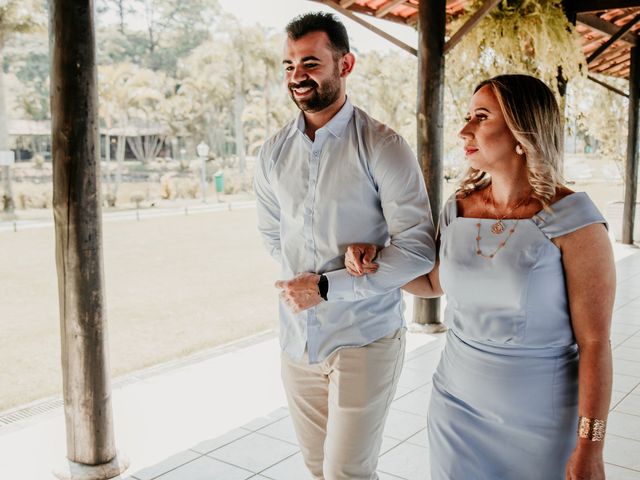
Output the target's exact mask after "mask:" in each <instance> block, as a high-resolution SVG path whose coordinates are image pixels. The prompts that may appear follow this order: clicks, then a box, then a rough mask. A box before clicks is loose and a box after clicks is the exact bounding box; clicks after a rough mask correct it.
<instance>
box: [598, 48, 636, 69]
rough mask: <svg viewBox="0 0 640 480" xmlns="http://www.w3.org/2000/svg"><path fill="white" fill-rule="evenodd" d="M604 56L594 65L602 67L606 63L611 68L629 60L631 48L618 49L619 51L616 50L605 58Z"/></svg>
mask: <svg viewBox="0 0 640 480" xmlns="http://www.w3.org/2000/svg"><path fill="white" fill-rule="evenodd" d="M603 57H604V56H603ZM603 57H600V58H599V59H598V60H599V61H598V63H596V64H595V65H593V68H601V67H603V66H605V65H606V67H605V68H610V67H613V66H614V65H617V64H618V63H620V62H621V61H623V62H626V61H628V57H629V50H626V49H624V50H618V51H617V52H615V54H610V55H607V56H606V57H604V58H603Z"/></svg>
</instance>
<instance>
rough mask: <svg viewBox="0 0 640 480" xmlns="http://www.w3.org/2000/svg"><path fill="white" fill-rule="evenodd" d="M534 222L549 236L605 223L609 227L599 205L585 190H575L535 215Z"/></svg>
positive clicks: (557, 235) (553, 236)
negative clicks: (596, 204)
mask: <svg viewBox="0 0 640 480" xmlns="http://www.w3.org/2000/svg"><path fill="white" fill-rule="evenodd" d="M533 221H534V223H535V224H536V225H537V226H538V228H540V230H541V231H542V233H544V234H545V235H546V236H547V237H548V238H555V237H560V236H562V235H566V234H568V233H571V232H575V231H576V230H579V229H581V228H582V227H586V226H587V225H592V224H594V223H603V224H604V226H605V227H606V228H609V227H608V225H607V221H606V220H605V219H604V217H603V216H602V214H601V213H600V211H599V210H598V207H596V206H595V204H594V203H593V201H592V200H591V199H590V198H589V195H587V194H586V193H585V192H575V193H572V194H570V195H567V196H566V197H564V198H562V199H560V200H558V201H557V202H555V203H553V204H551V205H550V210H542V211H541V212H539V213H537V214H536V215H534V216H533Z"/></svg>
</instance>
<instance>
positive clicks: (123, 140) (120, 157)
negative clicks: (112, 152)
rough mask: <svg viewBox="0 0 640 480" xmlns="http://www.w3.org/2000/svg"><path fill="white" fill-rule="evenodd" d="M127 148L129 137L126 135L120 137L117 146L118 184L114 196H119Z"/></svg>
mask: <svg viewBox="0 0 640 480" xmlns="http://www.w3.org/2000/svg"><path fill="white" fill-rule="evenodd" d="M126 146H127V137H125V136H124V135H118V143H117V144H116V182H115V183H116V184H115V187H114V189H113V194H114V195H115V196H117V195H118V189H119V188H120V184H121V183H122V166H123V164H124V153H125V148H126Z"/></svg>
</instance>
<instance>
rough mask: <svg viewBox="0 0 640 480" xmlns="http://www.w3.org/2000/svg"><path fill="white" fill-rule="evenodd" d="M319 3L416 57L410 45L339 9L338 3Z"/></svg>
mask: <svg viewBox="0 0 640 480" xmlns="http://www.w3.org/2000/svg"><path fill="white" fill-rule="evenodd" d="M321 3H324V4H325V5H327V6H329V7H331V8H333V9H334V10H336V11H338V12H340V13H341V14H342V15H344V16H345V17H349V18H350V19H351V20H353V21H354V22H356V23H358V24H360V25H362V26H363V27H364V28H366V29H367V30H370V31H372V32H373V33H375V34H376V35H379V36H381V37H382V38H384V39H385V40H388V41H389V42H391V43H393V44H394V45H395V46H396V47H399V48H401V49H403V50H405V51H407V52H409V53H410V54H412V55H414V56H416V57H417V56H418V50H417V49H415V48H413V47H412V46H411V45H407V44H406V43H404V42H403V41H402V40H400V39H398V38H396V37H394V36H393V35H390V34H388V33H387V32H385V31H384V30H381V29H379V28H378V27H376V26H375V25H372V24H371V23H369V22H367V21H366V20H364V19H362V18H360V17H359V16H357V15H356V14H355V13H353V11H352V10H347V9H346V8H343V7H341V6H340V4H339V3H336V2H334V1H333V0H322V2H321ZM369 13H370V12H369Z"/></svg>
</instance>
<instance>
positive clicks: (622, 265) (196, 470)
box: [129, 253, 640, 480]
mask: <svg viewBox="0 0 640 480" xmlns="http://www.w3.org/2000/svg"><path fill="white" fill-rule="evenodd" d="M617 275H618V290H617V298H616V306H615V314H614V322H613V328H612V335H611V341H612V346H613V348H614V350H613V356H614V381H613V398H612V402H611V413H610V416H609V426H608V434H607V442H606V448H605V460H606V462H607V466H606V467H607V478H608V479H611V480H623V479H624V480H627V479H628V480H631V479H635V480H640V253H637V254H635V255H631V256H629V257H626V258H625V259H623V260H621V261H620V262H618V264H617ZM443 344H444V336H439V337H438V339H437V340H436V341H433V342H430V343H429V344H427V345H425V346H423V347H421V348H418V349H416V350H414V351H413V352H411V353H409V354H408V355H407V359H406V362H405V366H404V370H403V373H402V376H401V379H400V383H399V388H398V393H397V395H396V398H395V400H394V402H393V404H392V408H391V412H390V414H389V418H388V421H387V425H386V428H385V433H384V441H383V445H382V451H381V454H380V462H379V465H378V470H379V476H380V479H381V480H385V479H388V480H391V479H406V480H418V479H420V480H424V479H428V478H429V474H428V449H429V445H428V443H427V434H426V422H427V418H426V407H427V404H428V400H429V396H430V394H431V375H432V373H433V371H434V369H435V367H436V365H437V362H438V358H439V355H440V351H441V349H442V347H443ZM132 475H133V476H132V477H129V478H131V479H133V478H135V479H139V480H151V479H156V478H157V479H160V480H204V479H221V480H236V479H238V480H240V479H247V478H255V479H259V478H261V479H272V480H303V479H306V478H308V474H307V473H306V470H305V468H304V465H303V462H302V458H301V455H300V453H299V451H298V448H297V446H296V439H295V434H294V432H293V426H292V424H291V420H290V417H289V415H288V413H287V410H286V409H285V408H281V409H279V410H276V411H274V412H273V413H272V414H271V415H269V416H267V417H262V418H258V419H256V420H255V421H253V422H251V423H248V424H246V425H244V426H242V427H241V428H237V429H235V430H232V431H230V432H229V433H227V434H226V435H223V436H221V437H218V438H216V439H213V440H209V441H206V442H203V443H200V444H199V445H195V446H194V447H193V448H191V449H189V450H187V451H185V452H182V453H180V454H179V455H177V456H175V457H172V458H170V459H168V460H167V461H165V462H162V463H161V464H158V465H155V466H154V467H152V468H150V469H145V470H141V471H139V472H134V473H133V474H132Z"/></svg>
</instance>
